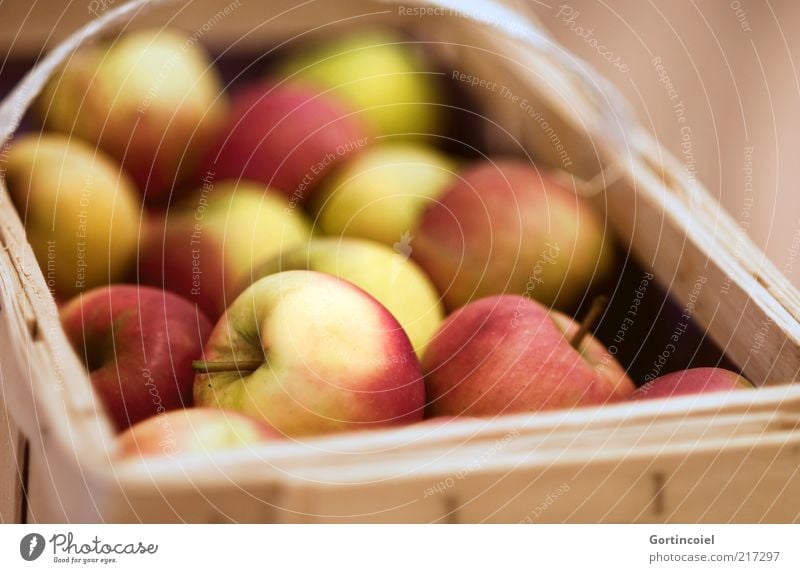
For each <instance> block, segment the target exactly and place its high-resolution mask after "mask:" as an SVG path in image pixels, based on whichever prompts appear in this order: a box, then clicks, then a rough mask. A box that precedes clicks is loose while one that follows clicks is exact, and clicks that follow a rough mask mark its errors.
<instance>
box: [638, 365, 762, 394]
mask: <svg viewBox="0 0 800 573" xmlns="http://www.w3.org/2000/svg"><path fill="white" fill-rule="evenodd" d="M741 388H753V385H752V384H751V383H750V382H749V381H748V380H747V379H746V378H744V377H743V376H741V375H739V374H737V373H736V372H731V371H730V370H725V369H724V368H690V369H688V370H680V371H678V372H672V373H671V374H664V375H663V376H659V377H658V378H655V379H653V380H650V381H649V382H647V383H646V384H645V385H644V386H641V387H640V388H637V389H636V392H634V393H633V394H632V395H631V398H632V399H634V400H646V399H649V398H668V397H670V396H684V395H687V394H705V393H707V392H726V391H730V390H737V389H741Z"/></svg>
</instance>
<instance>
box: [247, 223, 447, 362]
mask: <svg viewBox="0 0 800 573" xmlns="http://www.w3.org/2000/svg"><path fill="white" fill-rule="evenodd" d="M304 269H308V270H311V271H317V272H322V273H327V274H330V275H334V276H336V277H339V278H340V279H344V280H346V281H349V282H351V283H353V284H354V285H356V286H357V287H359V288H361V289H364V290H365V291H366V292H367V293H369V294H370V295H372V296H373V297H375V298H376V299H377V300H378V302H380V303H381V304H382V305H383V306H385V307H386V308H387V309H388V310H389V312H391V313H392V314H393V315H394V317H395V318H396V319H397V321H398V322H399V323H400V325H401V326H402V327H403V329H404V330H405V332H406V334H407V335H408V337H409V339H410V340H411V344H412V345H413V346H414V350H415V352H416V353H417V356H419V357H421V356H422V353H423V352H424V350H425V346H426V345H427V343H428V341H429V340H430V339H431V337H432V336H433V335H434V333H435V332H436V329H437V328H439V325H440V324H441V322H442V320H443V318H444V309H443V308H442V304H441V302H440V300H439V293H438V292H436V289H435V288H434V286H433V284H432V283H431V281H430V279H429V278H428V277H427V276H426V275H425V273H423V272H422V270H421V269H420V268H419V267H418V266H417V265H416V263H414V261H412V260H411V259H409V258H408V255H407V254H406V253H402V252H397V251H395V250H393V249H391V248H389V247H388V246H386V245H382V244H380V243H375V242H373V241H367V240H364V239H348V238H344V239H336V238H316V239H312V240H311V241H310V242H309V243H308V244H307V245H306V246H304V247H300V248H298V249H295V250H291V251H286V252H284V253H281V254H280V255H278V256H277V257H275V258H274V259H272V260H271V261H269V262H268V263H267V264H266V265H264V266H262V267H261V268H260V269H258V270H257V271H256V274H255V277H256V278H260V277H263V276H267V275H270V274H273V273H277V272H281V271H288V270H304Z"/></svg>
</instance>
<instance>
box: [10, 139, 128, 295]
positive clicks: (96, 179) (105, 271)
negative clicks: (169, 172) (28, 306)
mask: <svg viewBox="0 0 800 573" xmlns="http://www.w3.org/2000/svg"><path fill="white" fill-rule="evenodd" d="M6 182H7V184H8V189H9V192H10V194H11V198H12V200H13V201H14V204H15V205H16V207H17V210H18V211H19V213H20V216H21V217H22V219H23V221H24V223H25V231H26V234H27V237H28V241H29V242H30V244H31V246H32V247H33V251H34V253H36V258H37V260H38V262H39V265H40V266H41V268H42V270H43V273H44V275H45V280H46V282H47V284H48V286H50V287H51V289H52V290H54V291H55V294H57V295H59V296H64V297H70V296H72V295H73V294H75V293H77V292H80V291H82V290H86V289H89V288H92V287H96V286H100V285H104V284H108V283H110V282H115V281H119V280H121V279H123V278H124V277H125V276H126V274H127V273H128V272H129V271H131V270H132V269H131V267H132V266H134V265H135V263H134V259H135V256H136V241H137V235H138V230H139V219H140V216H141V205H140V200H139V196H138V193H137V192H136V189H135V187H134V185H133V183H132V182H131V181H130V180H129V179H128V176H127V175H126V174H125V173H124V172H123V171H122V170H121V169H120V166H119V165H118V164H117V163H116V162H115V161H114V160H113V159H111V158H110V157H108V156H106V155H105V154H104V153H103V152H100V151H97V150H95V149H94V148H93V147H90V146H89V145H87V144H85V143H83V142H82V141H80V140H78V139H70V138H68V137H67V136H64V135H61V134H47V133H45V134H42V135H24V136H21V137H20V138H18V139H14V140H13V142H12V144H11V149H10V151H9V154H8V163H7V165H6Z"/></svg>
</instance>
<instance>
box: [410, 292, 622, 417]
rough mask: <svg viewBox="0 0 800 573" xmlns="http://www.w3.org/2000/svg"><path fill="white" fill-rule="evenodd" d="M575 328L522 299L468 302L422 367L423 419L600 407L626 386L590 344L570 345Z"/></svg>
mask: <svg viewBox="0 0 800 573" xmlns="http://www.w3.org/2000/svg"><path fill="white" fill-rule="evenodd" d="M577 329H578V325H577V324H576V323H575V322H573V321H572V320H571V319H570V318H569V317H567V316H565V315H563V314H561V313H559V312H557V311H553V310H550V309H548V308H546V307H544V306H542V305H541V304H538V303H536V302H534V301H532V300H530V299H528V298H525V297H522V296H512V295H502V296H493V297H488V298H484V299H481V300H478V301H475V302H472V303H470V304H468V305H466V306H464V307H462V308H460V309H459V310H457V311H456V312H454V313H453V314H452V315H451V316H450V317H448V319H447V320H445V322H444V324H443V325H442V327H441V328H440V329H439V331H438V332H437V333H436V335H435V336H434V338H433V340H431V342H430V344H429V345H428V350H427V352H426V353H425V357H424V359H423V361H422V366H423V371H424V372H425V382H426V388H427V393H428V409H427V414H428V416H460V415H468V416H495V415H499V414H510V413H519V412H537V411H540V410H550V409H554V408H572V407H575V406H585V405H592V404H603V403H606V402H614V401H618V400H621V399H624V398H626V397H627V396H629V395H630V394H631V393H632V392H633V388H634V387H633V383H632V382H631V381H630V379H629V378H628V376H627V375H626V373H625V370H624V369H623V368H622V367H621V366H620V365H619V364H618V363H617V362H616V360H615V359H614V357H613V356H611V355H610V354H609V353H608V351H607V350H606V348H605V347H604V346H603V345H602V344H601V343H600V342H598V341H597V340H596V339H595V338H594V337H593V336H591V335H587V336H585V337H584V338H583V339H582V341H581V342H580V344H579V348H580V351H578V350H576V349H575V348H573V347H572V346H571V345H570V341H571V339H572V337H573V336H574V335H575V333H576V331H577Z"/></svg>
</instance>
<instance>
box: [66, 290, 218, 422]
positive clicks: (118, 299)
mask: <svg viewBox="0 0 800 573" xmlns="http://www.w3.org/2000/svg"><path fill="white" fill-rule="evenodd" d="M61 323H62V325H63V327H64V332H65V333H66V335H67V338H68V339H69V341H70V342H71V343H72V346H73V347H74V348H75V351H76V352H77V353H78V355H79V356H81V357H83V358H84V360H85V363H86V369H87V370H88V371H89V378H90V379H91V381H92V386H94V389H95V392H97V395H98V396H99V398H100V400H101V401H102V403H103V405H104V406H105V408H106V411H107V412H108V414H109V416H110V417H111V419H112V421H113V422H114V424H115V426H116V427H117V429H119V430H123V429H125V428H127V427H128V426H130V425H132V424H136V423H137V422H140V421H141V420H144V419H145V418H149V417H150V416H153V415H155V414H158V413H163V412H164V411H166V410H173V409H175V408H183V407H186V406H189V405H191V402H192V380H193V378H194V373H193V371H192V360H193V359H194V358H195V357H197V355H198V354H199V353H200V352H202V349H203V343H204V342H205V340H206V338H207V337H208V334H209V333H210V331H211V323H210V322H209V321H208V319H207V318H206V317H205V316H204V315H203V313H202V312H200V311H199V310H197V308H196V307H195V306H194V305H193V304H191V303H190V302H188V301H187V300H184V299H182V298H181V297H179V296H177V295H174V294H172V293H168V292H164V291H162V290H159V289H156V288H151V287H139V286H135V285H113V286H108V287H101V288H97V289H94V290H92V291H89V292H87V293H83V294H81V295H78V296H77V297H76V298H74V299H72V300H71V301H69V302H68V303H67V304H66V305H65V306H64V307H63V308H62V309H61Z"/></svg>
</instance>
